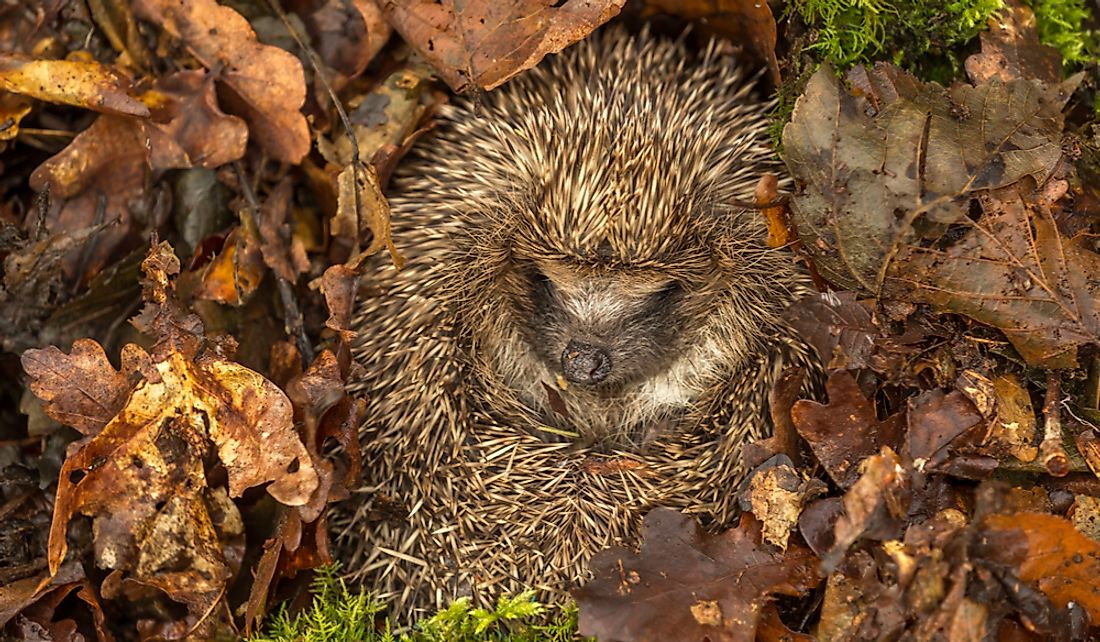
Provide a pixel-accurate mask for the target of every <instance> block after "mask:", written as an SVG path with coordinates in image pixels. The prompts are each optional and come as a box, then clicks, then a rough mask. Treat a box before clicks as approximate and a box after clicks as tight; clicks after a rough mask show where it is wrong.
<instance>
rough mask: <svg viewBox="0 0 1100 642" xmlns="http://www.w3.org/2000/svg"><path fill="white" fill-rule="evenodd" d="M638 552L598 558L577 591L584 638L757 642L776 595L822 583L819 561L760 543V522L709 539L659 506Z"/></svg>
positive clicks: (612, 553)
mask: <svg viewBox="0 0 1100 642" xmlns="http://www.w3.org/2000/svg"><path fill="white" fill-rule="evenodd" d="M642 539H643V542H642V548H641V551H640V552H639V553H634V552H631V551H629V550H627V549H625V548H612V549H608V550H605V551H601V552H600V553H597V554H596V556H595V557H594V558H593V559H592V564H591V567H592V569H593V574H594V576H595V577H594V578H593V579H592V580H591V581H590V582H589V583H588V584H586V585H584V587H582V588H580V589H578V590H576V591H573V597H574V598H575V599H576V600H577V605H578V606H579V608H580V620H579V627H580V633H581V635H586V636H596V637H597V638H599V639H600V640H618V641H623V642H626V641H639V642H640V641H643V640H653V641H657V640H662V641H664V640H681V641H684V642H688V641H697V642H703V641H704V640H710V641H711V642H733V641H746V642H747V641H750V640H753V639H755V631H756V626H757V624H758V622H759V620H760V616H761V611H762V609H763V608H764V606H765V605H766V604H767V603H768V602H769V598H770V596H772V595H775V594H783V595H800V594H802V593H805V592H806V591H808V590H810V589H811V588H813V587H815V586H817V584H818V583H819V582H820V577H819V576H818V573H817V558H816V557H814V555H813V553H811V552H810V551H809V550H808V549H805V548H801V547H798V546H793V545H792V546H790V547H789V548H788V549H787V550H786V552H783V553H780V552H778V551H775V550H774V549H772V548H771V547H770V546H768V545H764V544H760V529H759V525H758V524H756V523H754V522H753V521H752V520H751V519H748V518H747V519H743V520H742V524H741V525H740V526H738V527H737V528H731V529H729V530H727V531H726V532H724V533H721V534H718V535H711V534H708V533H706V532H705V531H703V529H702V528H701V527H700V526H699V525H698V524H697V523H696V522H695V520H694V519H693V518H692V517H691V516H688V515H683V514H680V513H677V512H676V511H672V510H668V509H663V508H657V509H654V510H653V511H651V512H650V513H649V514H648V515H646V517H645V521H644V522H643V525H642Z"/></svg>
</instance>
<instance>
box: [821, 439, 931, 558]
mask: <svg viewBox="0 0 1100 642" xmlns="http://www.w3.org/2000/svg"><path fill="white" fill-rule="evenodd" d="M909 486H910V482H909V470H908V469H907V468H906V467H904V466H903V465H902V463H901V458H899V457H898V455H897V453H895V452H894V451H893V450H891V449H890V448H889V447H884V448H883V449H882V452H881V453H880V454H878V455H875V456H873V457H868V458H867V459H865V460H864V461H863V464H862V465H861V466H860V477H859V479H858V480H857V481H856V483H855V484H853V485H852V487H851V488H850V489H849V490H848V492H846V493H844V499H843V505H844V512H843V513H842V514H841V515H840V517H839V518H838V519H837V522H836V527H835V534H836V542H835V544H834V545H833V549H832V550H831V551H829V553H828V554H827V555H826V556H825V559H824V560H823V562H822V565H823V567H824V568H825V569H827V570H828V571H830V572H831V571H832V570H834V569H835V568H836V567H837V564H838V563H839V562H840V561H841V559H843V558H844V555H845V553H846V552H847V551H848V548H849V547H850V546H852V544H854V543H856V542H857V541H858V540H860V539H865V538H866V539H893V538H896V537H897V536H898V535H900V534H901V532H902V527H903V526H904V523H905V518H906V516H907V515H908V512H909V497H910V492H909Z"/></svg>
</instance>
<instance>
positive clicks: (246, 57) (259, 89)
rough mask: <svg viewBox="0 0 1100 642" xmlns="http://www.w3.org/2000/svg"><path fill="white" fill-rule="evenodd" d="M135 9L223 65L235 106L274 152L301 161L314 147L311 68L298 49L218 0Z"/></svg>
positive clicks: (205, 59) (148, 0)
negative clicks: (272, 41) (307, 110)
mask: <svg viewBox="0 0 1100 642" xmlns="http://www.w3.org/2000/svg"><path fill="white" fill-rule="evenodd" d="M134 10H135V12H136V13H137V15H138V16H139V17H141V18H144V19H146V20H149V21H151V22H153V23H155V24H157V25H160V26H161V27H162V28H163V29H164V30H165V31H166V32H168V33H169V34H171V35H172V36H173V37H175V38H178V39H179V40H181V41H183V43H184V45H185V46H186V47H187V49H188V51H190V52H191V55H193V56H195V58H197V59H198V60H199V62H201V63H202V64H203V66H205V67H206V68H207V69H210V70H215V69H216V70H220V75H219V78H220V80H221V81H222V82H223V83H224V84H225V87H226V88H227V89H229V91H230V92H231V93H232V94H234V95H235V97H236V98H237V100H236V101H234V102H235V103H236V104H235V105H233V107H235V108H239V109H240V111H241V115H242V116H243V117H244V119H245V120H247V121H248V123H249V125H250V128H249V131H250V132H251V133H252V136H253V137H254V138H255V139H256V140H257V141H258V142H259V143H260V144H261V145H263V147H264V148H265V149H266V150H267V152H268V153H269V154H271V156H272V157H273V158H275V159H277V160H280V161H284V162H287V163H299V162H301V160H302V159H303V158H304V157H305V155H306V154H307V153H309V147H310V137H309V126H308V125H307V124H306V119H305V116H303V115H302V113H301V108H302V105H303V104H305V99H306V82H305V73H304V72H303V70H302V64H301V63H300V62H299V61H298V59H297V58H296V57H295V56H294V55H293V54H291V53H289V52H287V51H284V50H282V49H279V48H278V47H274V46H270V45H264V44H261V43H260V42H259V41H258V40H256V33H255V32H254V31H253V30H252V27H250V26H249V25H248V21H247V20H245V19H244V17H243V16H241V14H239V13H237V12H236V11H234V10H233V9H230V8H229V7H225V6H221V5H219V4H218V3H217V2H216V0H136V1H135V2H134Z"/></svg>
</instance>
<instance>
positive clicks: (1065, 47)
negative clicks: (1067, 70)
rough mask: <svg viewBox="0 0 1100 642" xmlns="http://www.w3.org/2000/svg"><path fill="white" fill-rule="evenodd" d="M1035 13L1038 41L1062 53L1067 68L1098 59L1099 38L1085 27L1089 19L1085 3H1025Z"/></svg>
mask: <svg viewBox="0 0 1100 642" xmlns="http://www.w3.org/2000/svg"><path fill="white" fill-rule="evenodd" d="M1028 4H1029V5H1031V9H1032V10H1033V11H1034V12H1035V22H1036V26H1037V27H1038V30H1039V41H1040V42H1042V43H1043V44H1045V45H1050V46H1052V47H1054V48H1055V49H1057V50H1058V52H1059V53H1061V54H1062V60H1063V61H1064V62H1065V63H1066V64H1068V65H1071V66H1074V65H1081V64H1089V63H1093V62H1096V60H1097V58H1100V38H1098V35H1097V33H1096V32H1095V31H1089V30H1088V29H1086V28H1085V24H1087V23H1088V21H1089V20H1090V19H1091V17H1092V16H1091V14H1090V13H1089V10H1088V7H1086V6H1085V0H1028Z"/></svg>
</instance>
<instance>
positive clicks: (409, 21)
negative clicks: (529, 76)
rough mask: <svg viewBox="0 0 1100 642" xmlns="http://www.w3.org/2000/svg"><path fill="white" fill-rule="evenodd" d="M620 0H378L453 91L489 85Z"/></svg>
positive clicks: (581, 30) (581, 33) (614, 10)
mask: <svg viewBox="0 0 1100 642" xmlns="http://www.w3.org/2000/svg"><path fill="white" fill-rule="evenodd" d="M624 2H625V0H565V1H564V2H559V3H554V4H552V5H551V4H550V3H547V2H545V1H544V0H519V1H517V2H509V3H504V2H495V1H494V0H473V1H471V2H463V3H456V2H454V0H446V1H445V2H436V1H435V0H407V1H405V2H384V3H382V10H383V12H384V13H385V14H386V18H387V19H388V20H389V22H390V24H392V25H393V27H394V29H396V30H397V31H398V33H400V34H401V36H402V37H403V38H404V39H405V41H406V42H408V43H409V44H410V45H411V46H412V47H413V48H415V49H416V51H417V52H418V53H419V54H420V55H421V56H423V57H424V58H425V59H426V60H428V61H429V62H430V63H431V64H432V65H433V66H434V67H435V68H436V70H437V71H438V72H439V74H440V76H442V77H443V80H445V81H446V82H447V84H448V85H450V86H451V89H454V90H455V91H459V92H461V91H466V90H467V89H471V88H475V87H478V88H481V89H493V88H494V87H497V86H499V85H501V84H503V83H504V82H505V81H506V80H508V79H509V78H511V77H513V76H515V75H516V74H518V73H519V72H521V71H524V70H526V69H530V68H531V67H534V66H535V65H536V64H538V62H539V61H540V60H542V58H543V56H545V55H547V54H554V53H558V52H559V51H561V50H562V49H564V48H566V47H568V46H569V45H571V44H573V43H574V42H577V41H578V40H580V39H582V38H584V37H585V36H587V35H588V34H589V33H591V32H592V31H593V30H594V29H595V28H596V27H598V26H600V25H601V24H603V23H605V22H607V21H608V20H610V19H611V18H613V17H614V16H615V15H617V14H618V13H619V10H620V9H622V6H623V3H624Z"/></svg>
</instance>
